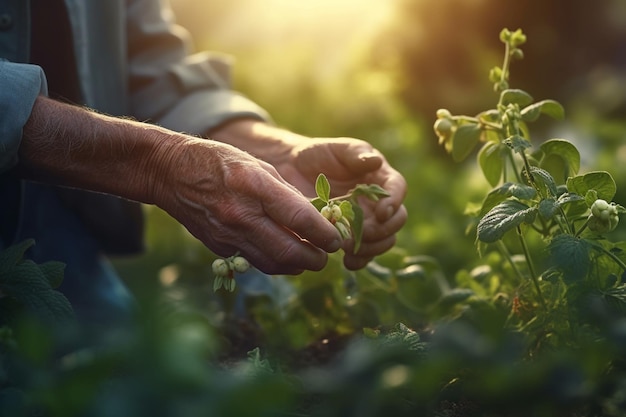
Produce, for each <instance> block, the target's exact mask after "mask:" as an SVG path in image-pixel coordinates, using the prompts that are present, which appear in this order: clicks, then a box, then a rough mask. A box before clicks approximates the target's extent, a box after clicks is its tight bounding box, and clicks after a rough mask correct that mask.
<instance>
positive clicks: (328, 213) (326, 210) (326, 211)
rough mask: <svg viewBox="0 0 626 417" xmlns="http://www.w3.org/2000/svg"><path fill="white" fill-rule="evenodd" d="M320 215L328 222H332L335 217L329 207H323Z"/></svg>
mask: <svg viewBox="0 0 626 417" xmlns="http://www.w3.org/2000/svg"><path fill="white" fill-rule="evenodd" d="M320 213H321V214H322V216H324V218H325V219H326V220H330V219H331V218H332V217H333V213H332V210H331V209H330V207H329V206H324V207H322V210H320Z"/></svg>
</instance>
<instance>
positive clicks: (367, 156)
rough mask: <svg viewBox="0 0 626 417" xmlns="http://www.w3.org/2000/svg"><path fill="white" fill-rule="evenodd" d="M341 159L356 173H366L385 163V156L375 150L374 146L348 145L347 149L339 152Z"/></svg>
mask: <svg viewBox="0 0 626 417" xmlns="http://www.w3.org/2000/svg"><path fill="white" fill-rule="evenodd" d="M338 158H339V160H340V161H341V163H342V164H343V165H345V166H346V168H348V170H349V171H350V172H353V173H355V174H366V173H368V172H372V171H375V170H377V169H378V168H380V167H381V166H382V164H383V157H382V155H380V154H379V153H377V152H375V151H374V150H373V149H372V147H370V146H364V145H361V144H358V145H348V146H347V148H346V149H343V151H342V152H339V155H338Z"/></svg>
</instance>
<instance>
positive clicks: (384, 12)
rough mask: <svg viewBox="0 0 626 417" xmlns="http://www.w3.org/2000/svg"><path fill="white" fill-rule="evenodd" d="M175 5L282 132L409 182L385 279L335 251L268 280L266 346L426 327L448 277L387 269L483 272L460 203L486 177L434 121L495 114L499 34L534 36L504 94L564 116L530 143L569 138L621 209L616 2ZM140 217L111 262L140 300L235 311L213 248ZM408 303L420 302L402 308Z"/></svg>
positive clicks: (156, 215) (622, 98)
mask: <svg viewBox="0 0 626 417" xmlns="http://www.w3.org/2000/svg"><path fill="white" fill-rule="evenodd" d="M171 3H172V7H173V10H174V12H175V15H176V19H177V21H178V22H179V23H180V24H181V25H183V26H184V27H186V28H187V29H188V30H189V31H190V33H191V35H192V37H193V40H194V48H195V50H210V51H218V52H220V53H225V54H228V55H230V56H231V57H233V59H234V61H235V67H234V68H235V72H234V84H235V88H236V89H237V90H239V91H241V92H243V93H244V94H246V95H247V96H249V97H251V98H252V99H254V100H255V101H257V102H258V103H259V104H260V105H262V106H263V107H265V108H266V109H267V110H268V111H269V112H270V113H271V114H272V115H273V117H274V120H275V122H276V123H277V124H278V125H280V126H284V127H286V128H288V129H291V130H294V131H296V132H298V133H302V134H305V135H310V136H318V137H323V136H351V137H358V138H362V139H365V140H368V141H370V142H371V143H372V144H374V145H375V146H376V147H377V148H379V149H380V150H381V151H382V152H383V153H384V154H385V155H386V157H387V158H388V159H389V161H390V162H391V164H392V165H393V166H394V167H396V169H398V170H399V171H400V172H401V173H402V174H403V175H404V176H405V177H406V179H407V181H408V186H409V188H408V190H409V191H408V195H407V197H406V202H405V204H406V207H407V209H408V212H409V218H408V222H407V225H406V227H405V228H404V229H403V230H402V231H401V232H400V233H399V235H398V243H397V247H396V248H394V249H393V250H392V251H391V252H390V253H388V254H386V255H384V256H381V257H380V258H379V259H377V262H378V263H379V264H380V265H381V266H382V268H383V269H385V268H389V270H388V271H386V270H384V271H383V273H382V274H380V273H379V274H378V276H377V273H376V271H374V272H373V273H372V271H360V272H358V273H348V272H346V271H344V270H343V269H342V268H341V266H340V259H339V257H338V256H335V255H333V256H332V257H331V261H330V263H329V266H328V267H327V268H326V269H325V270H324V271H321V272H319V273H306V274H303V275H302V276H299V277H276V283H277V288H278V289H277V290H276V291H278V292H279V293H280V294H281V295H279V296H276V297H274V298H272V297H269V298H268V296H267V294H265V295H263V296H259V297H254V298H253V299H250V300H248V303H249V305H248V306H247V307H248V310H249V311H251V312H254V314H255V317H256V320H258V321H259V322H260V323H261V324H262V326H263V327H264V330H265V331H267V332H269V333H270V334H271V336H272V337H271V340H270V341H268V343H270V344H272V343H274V344H275V345H281V344H282V345H284V343H285V342H287V345H292V346H303V345H306V344H307V343H310V342H311V341H312V340H315V339H316V338H319V337H321V336H323V335H324V334H327V333H336V332H339V333H349V332H351V331H354V330H355V329H359V328H360V327H362V326H374V325H390V324H393V323H396V322H398V321H401V320H402V321H405V322H408V323H410V324H413V325H415V324H418V323H425V322H427V321H428V320H429V319H430V318H432V317H429V313H425V312H426V311H430V312H432V311H433V310H432V308H430V307H432V306H429V304H431V303H433V299H436V298H437V296H438V295H440V293H438V291H439V290H440V288H439V285H440V284H441V282H433V281H432V277H431V278H429V279H430V280H431V281H430V282H422V283H421V284H420V283H418V284H416V283H415V282H412V283H411V285H413V287H411V288H408V287H407V288H403V287H401V286H402V285H404V284H402V282H403V281H402V280H400V279H394V280H392V281H389V280H388V279H389V276H392V275H393V276H394V277H395V272H394V271H402V268H405V267H407V266H410V265H411V264H412V262H413V261H412V257H415V256H418V255H419V256H422V257H423V258H422V260H421V261H419V262H422V261H424V259H427V261H425V262H426V263H425V264H424V263H423V262H422V264H419V262H418V264H419V265H418V266H419V268H422V269H423V268H424V265H433V264H436V265H437V267H436V268H435V269H437V271H440V272H441V273H442V277H443V278H442V279H443V280H444V281H452V280H453V278H454V276H455V274H457V272H458V271H460V270H463V269H466V270H470V269H472V268H473V267H474V266H475V265H478V264H479V263H480V262H479V259H478V256H477V252H476V249H475V246H474V238H475V231H474V229H472V228H471V227H470V226H472V224H471V223H470V221H469V219H468V218H467V217H465V216H464V215H463V213H464V210H465V208H466V206H467V205H468V203H480V201H481V199H482V197H483V196H484V195H485V193H486V191H487V189H488V188H487V184H486V183H485V181H484V180H483V178H482V176H481V174H480V173H479V172H478V171H477V170H476V168H475V164H474V163H473V161H470V162H469V163H465V164H455V163H453V162H452V161H451V158H449V157H448V155H446V154H445V152H444V151H443V149H441V148H440V147H439V146H438V145H437V143H436V137H435V135H434V133H433V131H432V123H433V121H434V119H435V111H436V110H437V109H438V108H449V109H450V110H451V111H452V112H453V113H455V114H462V113H465V114H471V115H473V114H475V113H478V112H479V111H482V110H484V109H486V108H489V107H491V106H493V104H494V103H495V102H496V96H495V93H492V92H491V83H490V82H489V81H488V78H487V73H488V71H489V69H490V68H491V67H493V66H494V65H500V64H501V62H500V60H501V56H502V45H501V43H500V42H499V41H498V33H499V31H500V30H501V29H502V28H504V27H508V28H510V29H517V28H522V29H523V30H524V32H525V33H526V34H527V35H528V44H527V46H525V47H524V52H525V58H524V60H522V61H519V62H516V63H515V64H514V66H513V68H512V79H511V84H512V86H514V87H517V88H522V89H524V90H526V91H528V92H529V93H530V94H532V95H533V96H534V98H535V99H537V100H539V99H545V98H552V99H556V100H558V101H560V102H561V103H562V104H563V105H564V107H565V109H566V119H565V121H564V122H562V123H556V124H555V123H554V122H553V121H551V120H550V121H548V122H549V124H546V125H542V124H538V125H536V126H535V128H534V129H535V130H534V131H533V132H532V133H533V134H534V136H533V138H534V139H533V140H534V141H536V143H539V142H541V141H543V140H547V139H549V138H552V137H561V138H564V139H567V140H570V141H572V142H574V144H575V145H576V146H577V147H578V148H579V149H580V150H581V154H582V159H583V161H582V162H583V167H582V169H581V171H583V172H584V171H586V170H590V169H594V170H599V169H606V170H609V171H610V172H611V173H612V174H613V176H614V178H615V179H616V182H617V186H618V195H617V196H616V198H615V201H616V202H618V203H621V204H624V202H625V201H626V198H625V197H626V195H625V194H624V189H625V187H624V180H625V179H626V168H624V167H626V164H625V162H626V142H625V141H624V135H625V133H624V132H626V130H625V128H626V126H625V124H626V118H625V117H624V116H625V112H626V78H625V77H624V69H625V67H626V36H625V35H626V33H624V32H625V31H626V4H625V3H624V2H622V1H620V0H601V1H599V2H596V3H594V5H593V7H591V6H590V5H589V3H588V2H586V1H583V0H558V1H550V2H546V1H540V0H529V1H523V2H520V1H518V2H511V1H508V2H503V1H497V0H445V1H432V0H431V1H428V0H393V1H392V0H360V1H359V0H335V1H331V0H318V1H315V2H297V1H291V0H264V1H255V0H212V1H203V2H200V1H194V0H171ZM146 212H147V215H148V233H147V245H148V250H147V252H146V253H145V254H144V255H142V256H141V257H138V258H133V259H116V260H115V261H114V263H115V265H116V266H117V268H118V269H119V270H120V272H121V274H122V275H123V276H124V277H125V278H126V279H127V281H128V282H129V284H130V286H131V287H133V288H135V289H136V290H137V293H146V291H142V288H143V287H145V286H148V287H151V286H152V287H154V288H160V287H165V288H166V289H168V291H167V293H168V294H169V295H170V296H171V297H173V298H175V299H177V300H179V301H181V302H183V303H184V302H188V301H192V302H193V303H194V305H196V306H198V305H199V306H200V307H201V308H203V309H205V311H207V313H209V314H210V315H211V316H212V317H213V319H214V320H215V321H216V322H219V321H220V320H223V319H224V317H226V316H228V314H226V313H224V312H225V311H226V312H228V311H233V309H235V307H236V306H235V305H234V303H235V300H234V298H232V297H231V296H228V295H223V294H218V296H217V297H214V296H213V295H212V290H211V283H212V276H211V272H210V263H211V261H212V259H213V258H214V257H213V255H212V254H211V253H210V252H209V251H208V250H207V249H205V248H204V247H202V246H201V245H200V244H199V243H198V242H197V241H195V239H193V238H192V237H190V236H189V234H188V233H187V232H186V231H185V230H184V229H182V228H181V227H180V226H179V225H177V224H176V223H175V222H173V220H171V219H170V218H169V217H168V216H167V215H165V214H164V213H163V212H161V211H160V210H158V209H156V208H154V207H146ZM615 233H616V234H617V235H618V236H616V239H624V236H625V235H626V231H625V230H624V227H623V226H620V227H619V228H618V230H617V231H616V232H615ZM619 235H621V236H619ZM419 268H418V269H419ZM414 269H415V267H414ZM378 272H380V271H378ZM418 272H419V271H418ZM402 273H403V272H400V275H402ZM418 275H419V274H418ZM427 275H429V274H427ZM430 275H432V274H430ZM381 276H382V277H383V278H380V277H381ZM440 278H441V277H440ZM385 279H387V281H385ZM420 285H421V287H420ZM198 288H202V289H205V291H198ZM428 288H430V290H429V289H428ZM433 288H435V289H434V290H433ZM281 291H282V292H281ZM148 293H149V292H148ZM403 294H416V295H414V296H412V298H411V297H409V300H406V299H405V300H402V297H403ZM419 294H422V296H420V295H419ZM399 296H400V299H398V298H399ZM429 297H432V298H429ZM277 300H279V302H278V303H277ZM357 301H358V302H357ZM303 306H304V307H305V308H304V309H303V308H302V307H303ZM240 307H241V306H240ZM290 307H291V308H290ZM222 323H223V322H222ZM287 324H288V325H287ZM272 341H273V342H272Z"/></svg>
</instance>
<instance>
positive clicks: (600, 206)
mask: <svg viewBox="0 0 626 417" xmlns="http://www.w3.org/2000/svg"><path fill="white" fill-rule="evenodd" d="M609 207H610V206H609V203H607V202H606V201H605V200H602V199H597V200H596V201H594V202H593V204H592V205H591V214H593V215H594V216H596V217H600V213H602V212H603V211H605V210H608V209H609Z"/></svg>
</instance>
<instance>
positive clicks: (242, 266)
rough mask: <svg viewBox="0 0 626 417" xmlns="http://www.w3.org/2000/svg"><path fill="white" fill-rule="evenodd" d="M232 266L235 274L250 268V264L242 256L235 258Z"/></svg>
mask: <svg viewBox="0 0 626 417" xmlns="http://www.w3.org/2000/svg"><path fill="white" fill-rule="evenodd" d="M232 264H233V269H234V270H235V271H236V272H246V271H247V270H248V269H249V268H250V263H249V262H248V261H247V260H246V258H244V257H243V256H235V257H234V258H233V260H232Z"/></svg>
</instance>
